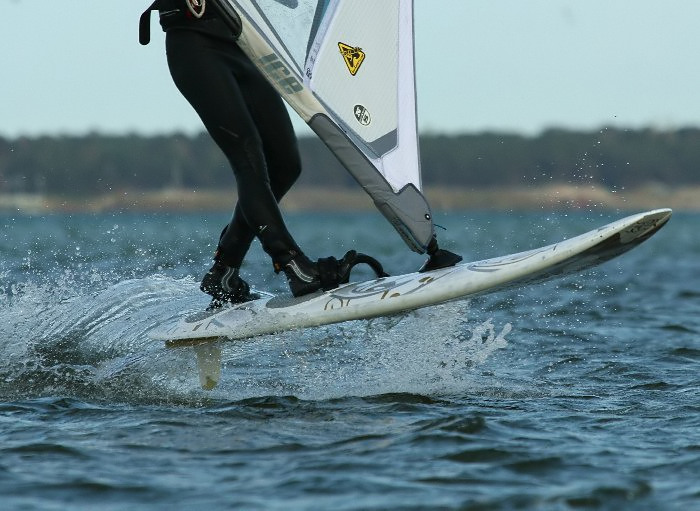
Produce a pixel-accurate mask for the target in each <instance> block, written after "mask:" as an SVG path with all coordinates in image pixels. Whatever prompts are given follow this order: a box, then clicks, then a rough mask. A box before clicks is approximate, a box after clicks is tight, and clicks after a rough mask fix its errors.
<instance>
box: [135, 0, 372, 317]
mask: <svg viewBox="0 0 700 511" xmlns="http://www.w3.org/2000/svg"><path fill="white" fill-rule="evenodd" d="M205 2H206V0H157V1H156V2H155V3H154V4H152V5H151V7H150V8H149V9H148V10H147V11H146V12H145V13H144V15H143V16H142V19H141V33H140V40H141V43H142V44H147V43H148V40H149V34H148V32H147V30H148V19H149V15H150V11H152V10H158V11H159V13H160V23H161V26H162V27H163V30H164V31H165V33H166V51H167V59H168V66H169V69H170V73H171V76H172V78H173V81H174V82H175V85H176V86H177V88H178V89H179V90H180V92H181V93H182V94H183V96H184V97H185V98H186V99H187V100H188V101H189V103H190V104H191V105H192V106H193V107H194V109H195V110H196V112H197V113H198V114H199V116H200V118H201V120H202V122H203V124H204V126H205V127H206V129H207V131H208V132H209V134H210V135H211V137H212V138H213V139H214V141H215V142H216V144H217V145H218V146H219V147H220V148H221V150H222V151H223V152H224V154H225V155H226V157H227V159H228V160H229V162H230V164H231V167H232V168H233V172H234V175H235V178H236V184H237V188H238V204H236V207H235V210H234V213H233V217H232V219H231V221H230V222H229V223H228V225H227V226H226V227H225V228H224V229H223V231H222V233H221V236H220V238H219V242H218V247H217V250H216V253H215V255H214V264H213V266H212V267H211V269H210V270H209V271H208V272H207V273H206V275H205V276H204V278H203V280H202V283H201V289H202V291H204V292H205V293H207V294H209V295H211V296H212V298H213V300H212V306H213V307H218V306H221V305H223V304H224V303H240V302H244V301H248V300H251V299H254V298H256V296H255V295H253V294H251V291H250V287H249V286H248V284H247V283H246V282H245V280H243V279H242V278H241V276H240V274H239V271H240V267H241V264H242V263H243V259H244V257H245V255H246V253H247V252H248V249H249V248H250V245H251V243H252V241H253V239H254V238H256V237H257V238H258V239H259V240H260V242H261V244H262V246H263V249H264V250H265V252H266V253H267V254H268V255H269V256H270V257H271V258H272V261H273V265H274V269H275V272H277V273H279V272H284V273H285V275H286V276H287V279H288V281H289V286H290V289H291V291H292V294H293V295H294V296H301V295H304V294H307V293H311V292H314V291H316V290H318V289H321V288H323V289H332V288H333V287H337V286H338V284H339V283H342V282H347V280H348V276H349V273H350V270H351V269H352V266H353V265H354V264H357V263H358V262H363V261H361V260H358V258H357V254H356V253H355V252H354V251H350V252H348V253H347V254H346V255H345V257H343V258H342V259H340V260H336V259H335V258H325V259H322V260H320V261H319V262H312V261H311V260H310V259H309V258H308V257H307V256H306V255H305V254H304V252H303V251H302V250H301V248H299V246H298V244H297V243H296V242H295V240H294V239H293V237H292V235H291V234H290V232H289V231H288V229H287V227H286V225H285V222H284V220H283V218H282V214H281V212H280V209H279V207H278V202H279V201H280V200H281V199H282V197H283V196H284V195H285V194H286V193H287V191H289V189H290V188H291V187H292V185H293V184H294V182H295V181H296V180H297V178H298V177H299V174H300V173H301V158H300V156H299V151H298V148H297V140H296V136H295V134H294V130H293V127H292V123H291V120H290V119H289V115H288V114H287V110H286V109H285V107H284V104H283V101H282V99H281V98H280V96H279V94H278V93H277V92H276V91H275V90H274V88H273V87H272V86H271V85H270V84H269V83H268V82H267V81H266V80H265V78H264V77H263V76H262V74H261V73H260V72H259V71H258V70H257V69H256V68H255V66H254V65H253V63H252V62H251V61H250V60H249V59H248V57H246V55H245V54H244V53H243V52H242V51H241V49H240V48H239V47H238V45H237V44H236V36H235V34H234V33H233V32H232V30H231V29H230V28H229V27H228V26H227V25H226V24H225V23H224V21H223V20H222V19H221V18H220V17H219V14H218V13H217V12H216V11H215V10H214V9H213V8H209V9H207V5H206V3H205Z"/></svg>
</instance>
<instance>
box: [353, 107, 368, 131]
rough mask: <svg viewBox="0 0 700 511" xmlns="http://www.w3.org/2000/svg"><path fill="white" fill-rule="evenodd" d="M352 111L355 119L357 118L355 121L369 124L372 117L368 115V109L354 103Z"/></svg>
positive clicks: (364, 124)
mask: <svg viewBox="0 0 700 511" xmlns="http://www.w3.org/2000/svg"><path fill="white" fill-rule="evenodd" d="M353 112H354V114H355V119H357V122H359V123H360V124H362V125H363V126H369V124H370V123H371V122H372V117H370V115H369V110H367V109H366V108H365V107H364V106H362V105H355V107H354V108H353Z"/></svg>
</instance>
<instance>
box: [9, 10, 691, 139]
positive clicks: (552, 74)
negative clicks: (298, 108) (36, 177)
mask: <svg viewBox="0 0 700 511" xmlns="http://www.w3.org/2000/svg"><path fill="white" fill-rule="evenodd" d="M377 1H381V0H377ZM149 3H150V0H149V1H147V0H126V1H114V0H0V5H2V7H3V9H2V16H0V42H1V43H2V51H0V73H1V74H0V137H6V138H14V137H18V136H38V135H60V134H67V135H81V134H85V133H89V132H99V133H104V134H125V133H139V134H143V135H152V134H169V133H173V132H185V133H197V132H199V131H201V129H202V126H201V123H200V121H199V118H198V117H197V116H196V114H195V113H194V111H193V110H192V109H191V108H190V106H189V105H188V104H187V103H186V102H185V100H184V99H183V98H182V97H181V96H180V94H179V93H178V92H177V90H176V89H175V87H174V85H173V83H172V81H171V79H170V75H169V73H168V69H167V65H166V62H165V50H164V44H163V34H162V32H161V31H160V27H159V26H158V24H157V16H156V15H154V16H153V20H152V42H151V44H150V45H149V46H147V47H142V46H140V45H139V44H138V18H139V15H140V14H141V12H142V11H143V9H144V8H145V6H146V5H147V4H149ZM699 23H700V1H698V0H585V1H583V0H415V29H416V40H415V47H416V76H417V78H416V79H417V90H418V119H419V129H420V131H421V132H424V133H476V132H481V131H485V130H490V131H501V132H510V133H521V134H525V135H535V134H537V133H539V132H541V131H542V130H544V129H548V128H552V127H557V128H566V129H574V130H594V129H600V128H602V127H604V126H615V127H621V128H632V129H634V128H642V127H652V128H658V129H671V128H677V127H686V126H700V30H699V29H698V27H699V25H698V24H699ZM295 127H296V128H297V131H298V132H299V133H300V134H302V135H303V134H307V133H310V132H309V131H308V130H307V129H306V128H305V127H304V125H303V123H302V122H301V121H295Z"/></svg>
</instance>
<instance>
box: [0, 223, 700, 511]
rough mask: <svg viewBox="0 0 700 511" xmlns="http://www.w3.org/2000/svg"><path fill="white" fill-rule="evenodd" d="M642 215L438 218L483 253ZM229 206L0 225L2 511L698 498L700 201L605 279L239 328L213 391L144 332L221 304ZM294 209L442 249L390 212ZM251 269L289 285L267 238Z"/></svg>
mask: <svg viewBox="0 0 700 511" xmlns="http://www.w3.org/2000/svg"><path fill="white" fill-rule="evenodd" d="M621 216H623V215H622V214H619V213H617V214H610V213H601V212H586V213H574V214H571V213H570V214H564V213H557V214H553V213H539V214H534V213H528V214H525V213H522V214H521V213H508V214H506V213H477V212H464V213H451V214H442V215H438V218H437V222H438V223H439V224H441V225H443V226H444V227H445V228H446V229H447V230H446V231H445V232H443V233H441V235H440V237H441V240H443V244H444V245H446V246H448V247H450V248H454V249H456V251H458V252H460V253H462V254H463V255H464V256H465V258H466V259H470V260H473V259H481V258H486V257H491V256H496V255H501V254H504V253H510V252H513V251H515V250H524V249H528V248H533V247H535V246H540V245H543V244H545V243H550V242H554V241H557V240H559V239H561V238H562V237H565V236H571V235H575V234H578V233H580V232H583V231H585V230H588V229H589V228H592V227H594V226H597V225H601V224H603V223H605V222H607V221H609V220H612V219H615V218H619V217H621ZM226 219H227V215H226V214H207V215H201V214H196V215H194V214H183V215H150V216H146V215H136V214H102V215H78V214H76V215H49V216H42V217H39V216H21V215H8V214H4V216H1V217H0V225H2V234H0V252H1V256H2V257H1V260H0V336H1V338H2V345H1V346H0V508H2V509H12V510H14V509H22V510H33V509H42V510H43V509H61V510H63V509H79V510H81V509H95V508H99V509H103V510H121V509H130V510H131V509H163V510H169V511H170V510H173V509H205V508H215V509H266V510H267V509H272V510H274V509H341V510H351V509H352V510H355V509H402V510H404V509H479V510H481V509H488V510H492V509H555V510H565V509H616V510H617V509H634V510H638V509H654V510H657V509H662V510H665V509H684V510H685V509H700V478H699V477H698V476H699V475H700V413H699V412H700V398H699V396H698V393H699V391H700V377H699V376H698V369H699V368H700V340H699V336H698V334H699V333H700V289H699V284H700V263H699V262H698V260H699V259H698V255H699V254H700V241H699V240H698V238H697V236H696V232H697V225H698V222H699V221H700V216H698V215H697V214H680V213H678V214H676V215H675V216H674V217H673V218H672V219H671V222H670V223H669V224H668V225H667V226H666V227H665V228H664V229H663V230H662V231H661V232H659V233H658V234H657V235H656V236H655V237H654V238H652V239H651V240H650V241H648V242H646V243H645V244H643V245H642V246H640V247H639V248H637V249H635V250H634V251H632V252H630V253H628V254H625V255H624V256H622V257H621V258H619V259H618V260H615V261H612V262H609V263H607V264H606V265H604V266H602V267H601V268H599V269H597V270H595V271H593V272H589V273H588V274H586V275H585V276H576V277H569V278H566V279H563V280H559V281H556V282H550V283H546V284H544V285H537V286H530V287H525V288H521V289H516V290H511V291H507V292H502V293H499V294H494V295H491V296H485V297H481V298H477V299H473V300H470V301H462V302H456V303H452V304H447V305H442V306H436V307H431V308H429V309H424V310H421V311H416V312H414V313H410V314H404V315H401V316H396V317H391V318H380V319H376V320H372V321H356V322H350V323H345V324H341V325H334V326H329V327H323V328H316V329H309V330H305V331H297V332H288V333H285V334H279V335H273V336H265V337H260V338H257V339H251V340H246V341H241V342H236V343H228V344H226V345H224V346H223V368H222V377H221V382H220V384H219V386H218V387H216V388H215V389H214V390H212V391H206V390H203V389H202V388H201V387H200V384H199V378H198V374H197V368H196V362H195V355H194V351H193V349H191V348H186V349H167V348H165V347H164V346H163V345H162V344H160V343H156V342H153V341H149V340H148V339H147V338H146V332H147V331H148V329H149V328H151V327H152V326H154V325H156V324H158V323H159V322H162V321H164V320H166V319H168V318H171V317H173V316H174V315H175V314H176V313H177V311H179V310H187V309H197V308H201V307H204V306H206V303H207V299H206V297H204V296H203V295H202V294H201V293H200V292H199V291H198V278H199V276H201V274H202V271H203V270H204V269H206V268H207V265H208V264H209V260H210V256H211V253H212V250H213V246H212V241H213V240H214V239H216V236H217V234H218V232H219V231H220V228H221V225H222V223H224V222H225V221H226ZM290 224H291V228H292V229H293V231H294V232H295V233H297V237H298V239H299V241H300V243H301V244H302V246H303V247H306V248H307V251H308V252H309V253H310V255H312V256H314V257H321V256H327V255H329V254H331V253H332V254H335V255H341V254H342V253H344V252H345V251H346V250H348V249H350V248H357V249H359V250H362V251H366V252H369V253H370V254H372V255H375V256H377V257H378V258H379V259H380V260H382V262H383V263H384V264H385V267H386V268H387V269H388V270H389V271H390V272H392V273H402V272H406V271H411V270H413V269H415V268H416V267H417V266H418V265H419V264H420V263H421V261H422V257H420V256H418V255H412V254H410V253H408V251H407V250H406V249H405V248H404V247H403V245H402V243H401V241H400V240H399V239H398V237H397V236H396V235H395V234H394V233H393V231H392V230H391V229H390V227H388V226H387V225H386V223H385V222H384V221H383V220H382V219H380V217H379V215H378V214H376V213H373V212H372V213H363V214H346V215H328V214H325V213H324V214H322V215H310V214H306V215H290ZM243 272H244V274H245V275H246V276H248V277H249V280H250V281H251V283H252V284H253V285H254V286H257V287H259V288H261V289H265V290H270V291H273V292H283V291H284V290H285V284H284V281H283V279H282V278H281V277H277V276H275V275H274V274H273V273H272V271H271V268H270V265H269V263H268V261H267V259H266V258H265V257H264V256H263V254H262V253H261V251H260V250H259V248H257V247H256V248H255V249H254V250H253V252H252V253H251V256H250V260H249V262H248V263H247V265H246V266H245V268H244V270H243Z"/></svg>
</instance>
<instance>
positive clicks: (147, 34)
mask: <svg viewBox="0 0 700 511" xmlns="http://www.w3.org/2000/svg"><path fill="white" fill-rule="evenodd" d="M182 2H183V0H180V1H178V0H155V1H154V2H153V3H152V4H151V5H150V6H149V7H148V8H147V9H146V10H145V11H143V14H141V17H140V18H139V43H141V44H142V45H144V46H146V45H147V44H148V43H150V42H151V12H153V11H162V12H166V11H171V12H173V13H175V12H177V11H180V10H181V9H180V5H182ZM184 4H185V5H186V6H187V11H186V13H185V14H186V16H188V17H192V18H195V19H201V18H202V16H204V13H205V12H206V9H207V0H184Z"/></svg>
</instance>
